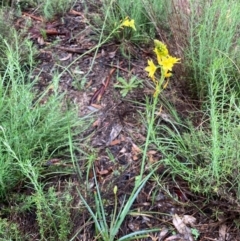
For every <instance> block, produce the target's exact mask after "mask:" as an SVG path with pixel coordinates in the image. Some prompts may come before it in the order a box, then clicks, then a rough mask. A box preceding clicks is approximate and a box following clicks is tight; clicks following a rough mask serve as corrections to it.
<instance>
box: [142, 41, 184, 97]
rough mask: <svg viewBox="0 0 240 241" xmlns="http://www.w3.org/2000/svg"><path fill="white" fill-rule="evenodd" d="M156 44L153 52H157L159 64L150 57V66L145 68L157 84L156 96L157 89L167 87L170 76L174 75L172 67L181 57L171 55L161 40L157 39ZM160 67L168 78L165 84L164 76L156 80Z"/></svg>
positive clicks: (162, 73) (162, 74)
mask: <svg viewBox="0 0 240 241" xmlns="http://www.w3.org/2000/svg"><path fill="white" fill-rule="evenodd" d="M154 45H155V48H154V50H153V52H154V53H155V54H156V57H157V63H158V64H157V65H155V64H154V62H153V60H151V59H150V60H148V66H147V67H146V68H145V70H146V71H147V72H148V76H149V77H150V78H151V79H152V81H153V83H154V84H155V86H156V89H155V94H154V96H155V95H157V93H156V92H157V91H161V87H162V89H164V88H166V87H167V85H168V81H169V79H168V78H169V77H171V76H172V68H173V66H174V65H175V64H177V63H179V61H180V59H178V58H175V57H172V56H171V55H169V53H168V49H167V46H166V45H165V44H164V43H162V42H161V41H159V40H156V39H155V40H154ZM158 69H161V76H163V77H164V78H167V81H166V83H165V84H164V85H163V82H164V81H161V80H162V78H160V79H159V80H158V81H157V80H156V77H155V73H156V71H157V70H158ZM162 85H163V86H162ZM159 93H160V92H159ZM159 93H158V94H159Z"/></svg>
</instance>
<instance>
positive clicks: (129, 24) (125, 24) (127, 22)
mask: <svg viewBox="0 0 240 241" xmlns="http://www.w3.org/2000/svg"><path fill="white" fill-rule="evenodd" d="M121 27H130V28H132V29H133V30H135V31H136V28H135V23H134V19H132V20H130V19H129V17H126V18H125V19H124V21H123V22H122V23H121Z"/></svg>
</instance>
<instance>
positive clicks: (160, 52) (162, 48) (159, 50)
mask: <svg viewBox="0 0 240 241" xmlns="http://www.w3.org/2000/svg"><path fill="white" fill-rule="evenodd" d="M154 45H155V48H154V50H153V51H154V52H155V54H156V55H157V60H158V63H159V62H160V61H161V59H162V58H164V57H167V56H168V49H167V46H166V45H165V44H164V43H162V42H161V41H159V40H157V39H155V40H154Z"/></svg>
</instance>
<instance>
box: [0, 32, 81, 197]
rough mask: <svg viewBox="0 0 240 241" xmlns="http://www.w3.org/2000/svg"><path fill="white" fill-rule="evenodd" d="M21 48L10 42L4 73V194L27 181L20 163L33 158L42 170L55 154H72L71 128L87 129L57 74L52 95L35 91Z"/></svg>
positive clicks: (0, 83)
mask: <svg viewBox="0 0 240 241" xmlns="http://www.w3.org/2000/svg"><path fill="white" fill-rule="evenodd" d="M13 38H16V39H17V36H14V35H13ZM6 44H7V43H6ZM16 45H17V42H16ZM19 48H20V46H18V47H16V46H15V45H14V46H13V47H11V46H10V45H7V49H6V51H5V56H7V60H4V61H5V71H4V72H2V74H1V75H0V165H1V169H0V197H3V196H4V195H5V194H6V192H7V191H9V190H11V189H12V188H14V187H15V185H17V183H19V182H20V181H23V180H24V174H23V172H22V171H21V169H19V163H21V162H25V161H26V160H31V162H32V165H33V166H34V167H36V168H40V169H42V168H43V167H42V166H43V163H44V162H46V160H48V159H50V158H51V156H52V155H54V157H59V156H63V155H64V156H65V155H69V154H70V149H68V148H69V147H68V141H69V130H71V129H72V128H74V129H75V131H76V132H75V133H76V134H77V132H78V131H79V133H80V132H81V131H84V129H85V127H84V126H85V124H84V122H83V121H82V120H81V119H80V118H78V116H77V111H76V110H75V109H73V108H71V107H69V110H68V106H65V105H66V104H64V101H63V98H64V96H63V95H58V93H57V91H58V76H57V75H56V76H55V77H54V78H53V81H54V93H53V94H52V95H50V96H49V94H48V89H47V90H46V91H45V92H44V93H42V94H41V95H40V96H37V93H34V91H33V86H34V84H35V83H34V82H33V83H30V76H31V73H26V72H25V71H24V70H23V69H22V64H21V60H22V59H21V55H20V53H19V51H20V49H19ZM29 53H30V54H29V56H28V58H29V59H30V60H29V61H28V62H27V63H26V64H28V65H29V67H30V68H29V69H31V68H32V67H31V66H32V59H33V56H32V51H31V50H29ZM64 109H65V111H64Z"/></svg>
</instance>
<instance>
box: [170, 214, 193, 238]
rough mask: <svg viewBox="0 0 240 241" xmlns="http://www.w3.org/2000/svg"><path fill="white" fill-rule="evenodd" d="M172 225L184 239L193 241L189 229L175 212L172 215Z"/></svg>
mask: <svg viewBox="0 0 240 241" xmlns="http://www.w3.org/2000/svg"><path fill="white" fill-rule="evenodd" d="M173 225H174V227H175V228H176V229H177V231H178V232H179V233H180V234H181V235H182V236H183V238H184V239H185V240H186V241H194V239H193V237H192V232H191V229H190V228H189V227H187V226H186V224H185V223H184V221H183V219H182V218H180V217H179V216H178V215H177V214H174V215H173Z"/></svg>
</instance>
